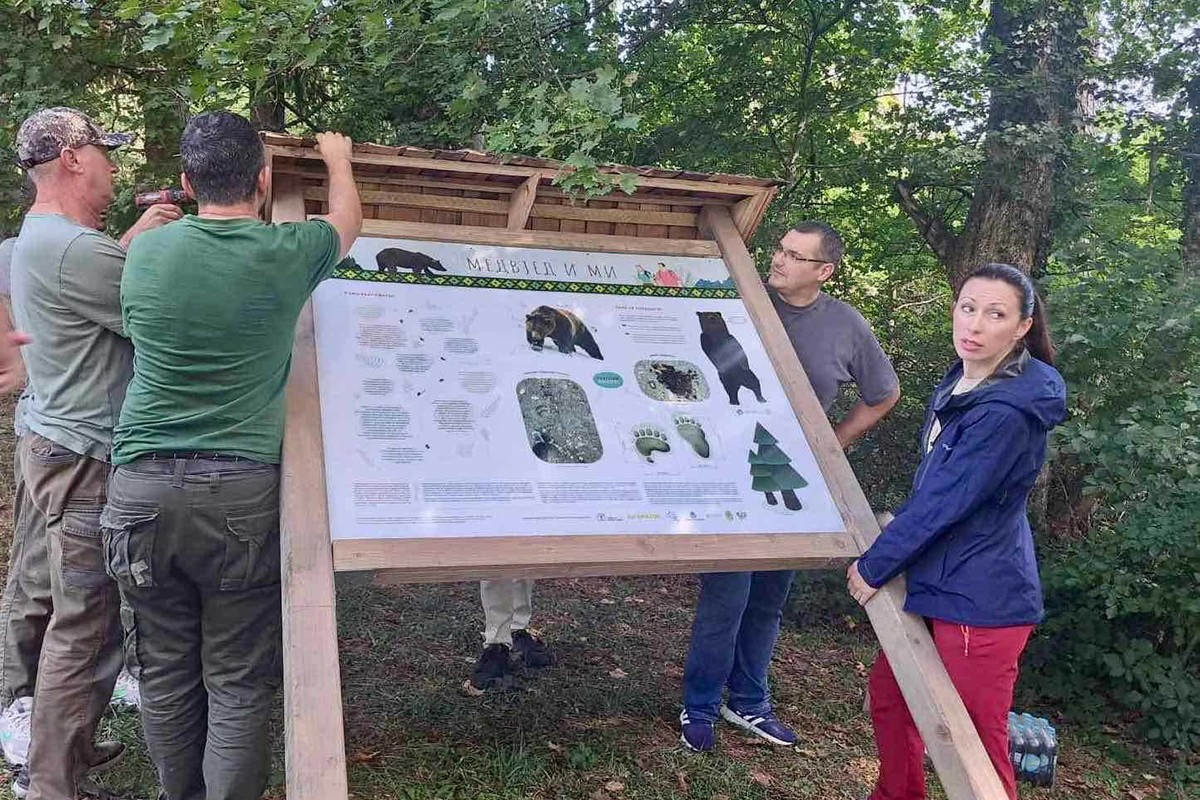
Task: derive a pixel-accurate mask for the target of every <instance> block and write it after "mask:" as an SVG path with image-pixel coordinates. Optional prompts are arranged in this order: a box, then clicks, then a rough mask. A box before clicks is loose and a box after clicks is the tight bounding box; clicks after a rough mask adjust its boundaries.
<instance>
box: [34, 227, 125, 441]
mask: <svg viewBox="0 0 1200 800" xmlns="http://www.w3.org/2000/svg"><path fill="white" fill-rule="evenodd" d="M124 266H125V251H124V250H122V249H121V246H120V245H119V244H117V243H116V242H115V241H113V240H112V239H110V238H109V237H107V236H105V235H104V234H103V233H100V232H99V231H94V230H92V229H90V228H85V227H83V226H82V225H79V224H77V223H75V222H72V221H71V220H69V219H67V218H66V217H63V216H60V215H58V214H27V215H26V216H25V222H24V224H23V225H22V226H21V235H20V236H19V237H18V238H17V244H16V248H15V250H14V251H13V259H12V301H13V318H14V322H15V324H16V327H17V328H18V329H19V330H22V331H24V332H25V333H28V334H29V335H30V336H31V337H32V339H33V341H32V342H30V343H29V344H27V345H26V346H25V347H24V348H23V350H22V355H23V356H24V358H25V370H26V372H27V373H28V375H29V389H30V390H31V392H32V397H30V399H29V402H28V404H27V408H26V412H25V421H26V424H27V425H28V426H29V429H30V430H31V431H32V432H34V433H36V434H39V435H41V436H44V437H46V438H47V439H50V440H51V441H54V442H57V443H58V444H61V445H62V446H63V447H66V448H68V449H70V450H72V451H74V452H76V453H79V454H80V455H85V456H90V457H91V458H95V459H99V460H102V461H108V460H110V450H111V449H112V432H113V427H114V426H115V425H116V423H117V418H118V416H119V415H120V412H121V403H122V402H123V401H124V399H125V387H126V386H127V385H128V384H129V378H130V375H131V374H132V372H133V346H132V345H131V344H130V343H129V340H128V339H126V338H125V335H124V328H123V327H122V325H121V271H122V270H123V269H124Z"/></svg>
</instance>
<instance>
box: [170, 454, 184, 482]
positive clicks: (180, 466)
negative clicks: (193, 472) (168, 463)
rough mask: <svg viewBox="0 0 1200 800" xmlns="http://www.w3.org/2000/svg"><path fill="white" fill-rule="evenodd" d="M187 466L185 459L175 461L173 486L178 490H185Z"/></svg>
mask: <svg viewBox="0 0 1200 800" xmlns="http://www.w3.org/2000/svg"><path fill="white" fill-rule="evenodd" d="M186 466H187V465H186V464H185V463H184V461H183V459H181V458H177V459H175V475H174V477H173V479H172V480H171V485H172V486H174V487H175V488H176V489H182V488H183V470H184V467H186Z"/></svg>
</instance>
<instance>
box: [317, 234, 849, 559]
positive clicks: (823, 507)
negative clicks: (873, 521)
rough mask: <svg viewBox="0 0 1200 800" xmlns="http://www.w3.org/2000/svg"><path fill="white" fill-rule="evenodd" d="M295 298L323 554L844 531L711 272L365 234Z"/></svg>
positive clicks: (655, 260)
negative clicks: (303, 343) (306, 371)
mask: <svg viewBox="0 0 1200 800" xmlns="http://www.w3.org/2000/svg"><path fill="white" fill-rule="evenodd" d="M313 303H314V312H315V324H316V341H317V361H318V371H319V376H320V393H321V414H322V425H323V430H324V442H325V461H326V464H325V474H326V482H327V489H328V501H329V516H330V524H331V530H332V536H333V538H335V539H377V538H444V537H472V536H538V535H563V534H614V533H620V534H664V535H670V534H684V533H687V534H713V533H720V534H737V533H755V534H762V533H804V532H823V533H830V532H841V531H844V530H845V526H844V524H843V522H842V519H841V517H840V515H839V513H838V511H837V508H836V506H835V504H834V502H833V500H832V498H831V496H830V493H829V490H828V488H827V487H826V484H825V481H824V479H823V477H822V475H821V472H820V470H819V469H818V467H817V463H816V461H815V459H814V458H813V455H812V452H811V451H810V449H809V446H808V442H807V441H806V439H805V436H804V433H803V431H802V429H801V427H800V424H799V422H798V421H797V420H796V416H795V413H794V412H793V411H792V408H791V406H790V404H789V403H788V400H787V398H786V397H785V395H784V392H783V388H782V386H781V385H780V383H779V381H778V379H777V377H776V375H775V373H774V370H773V369H772V368H771V365H770V362H769V361H768V358H767V356H766V353H765V352H764V349H763V346H762V343H761V341H760V340H759V337H758V334H757V332H756V330H755V327H754V324H753V322H752V321H751V319H750V318H749V315H748V314H747V312H746V309H745V307H744V305H743V304H742V301H741V300H740V299H739V298H738V295H737V291H736V290H735V289H734V285H733V280H732V279H731V278H730V276H729V272H728V270H727V268H726V266H725V263H724V262H723V261H722V260H721V259H716V258H688V257H673V256H672V257H667V256H637V255H616V254H611V253H587V252H573V251H561V250H535V249H523V248H513V247H500V246H492V245H467V244H457V243H442V242H427V241H408V240H401V239H381V238H363V239H359V240H358V242H357V243H356V244H355V246H354V249H353V251H352V252H351V257H350V259H348V260H347V261H346V262H343V264H342V265H340V266H339V269H338V271H337V272H336V273H335V276H334V277H333V278H332V279H330V280H327V281H326V282H325V283H324V284H322V286H321V287H320V288H319V289H318V291H317V292H316V294H315V295H314V298H313Z"/></svg>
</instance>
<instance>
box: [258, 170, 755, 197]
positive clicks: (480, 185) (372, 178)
mask: <svg viewBox="0 0 1200 800" xmlns="http://www.w3.org/2000/svg"><path fill="white" fill-rule="evenodd" d="M272 174H274V175H302V176H304V177H306V178H314V177H319V178H324V177H325V170H324V169H319V168H309V167H301V166H282V167H276V168H275V169H273V170H272ZM358 180H359V188H360V189H366V188H368V184H367V183H364V182H363V181H369V182H370V184H369V185H370V186H378V187H380V188H379V189H378V191H385V189H383V188H382V187H385V186H403V187H405V188H411V189H429V188H449V189H463V190H466V191H472V192H481V193H482V192H487V193H490V194H498V195H500V194H502V195H509V194H512V193H513V192H515V191H516V190H517V189H518V188H520V186H521V183H520V182H518V183H497V182H492V181H485V180H479V181H456V180H454V179H452V178H442V179H439V178H410V177H405V176H403V175H393V174H391V173H387V172H376V173H361V174H359V175H358ZM489 199H491V198H489ZM724 202H725V203H727V204H728V203H729V202H731V201H724Z"/></svg>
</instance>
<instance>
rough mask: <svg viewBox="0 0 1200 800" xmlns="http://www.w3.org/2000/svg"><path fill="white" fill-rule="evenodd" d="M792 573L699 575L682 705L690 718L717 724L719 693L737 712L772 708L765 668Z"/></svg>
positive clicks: (757, 712)
mask: <svg viewBox="0 0 1200 800" xmlns="http://www.w3.org/2000/svg"><path fill="white" fill-rule="evenodd" d="M795 574H796V573H795V572H791V571H780V572H712V573H708V574H706V575H701V576H700V599H699V601H698V602H697V603H696V621H695V622H694V623H693V625H692V646H691V649H690V650H689V651H688V659H687V666H685V667H684V670H683V705H684V708H686V709H687V712H688V716H689V717H690V718H691V719H692V720H693V721H700V722H716V721H717V717H718V715H719V711H720V708H721V693H722V691H723V690H724V688H725V687H726V686H728V687H729V706H730V708H732V709H734V710H735V711H738V712H740V713H742V714H753V715H757V714H766V713H768V712H770V710H771V697H770V693H769V691H768V689H767V667H769V666H770V664H771V652H772V651H773V650H774V649H775V640H776V639H777V638H778V637H779V621H780V619H781V618H782V617H783V604H784V602H785V601H786V600H787V595H788V589H789V588H791V585H792V578H793V577H794V576H795Z"/></svg>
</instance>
